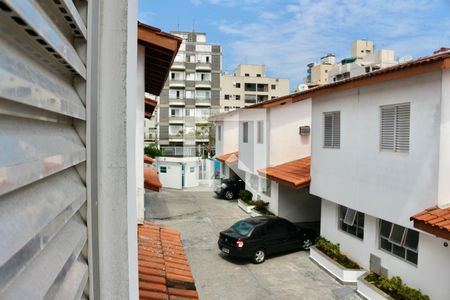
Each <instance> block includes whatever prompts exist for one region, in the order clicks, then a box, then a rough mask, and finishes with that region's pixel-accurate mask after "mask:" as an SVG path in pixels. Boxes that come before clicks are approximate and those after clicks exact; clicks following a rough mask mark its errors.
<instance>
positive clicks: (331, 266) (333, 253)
mask: <svg viewBox="0 0 450 300" xmlns="http://www.w3.org/2000/svg"><path fill="white" fill-rule="evenodd" d="M309 257H310V258H311V259H312V260H314V261H315V262H316V263H317V264H318V265H319V266H321V267H322V268H323V269H324V270H326V271H327V272H328V273H330V274H331V275H332V276H333V277H334V278H336V279H337V280H338V281H339V282H340V283H342V284H350V285H356V283H357V281H358V277H360V276H361V275H363V274H364V273H366V271H365V270H363V269H361V268H360V267H359V266H358V264H356V263H355V262H353V261H352V260H350V259H349V258H348V257H347V256H345V255H343V254H342V253H340V250H339V245H335V244H332V243H331V242H329V241H327V240H325V239H324V238H319V239H318V241H317V243H316V245H315V246H313V247H311V248H310V252H309Z"/></svg>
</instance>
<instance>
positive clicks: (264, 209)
mask: <svg viewBox="0 0 450 300" xmlns="http://www.w3.org/2000/svg"><path fill="white" fill-rule="evenodd" d="M254 204H255V208H254V209H255V210H256V211H257V212H260V213H262V214H264V215H269V216H273V215H274V214H273V213H272V212H271V211H270V210H269V209H268V207H269V202H264V201H262V200H256V201H254Z"/></svg>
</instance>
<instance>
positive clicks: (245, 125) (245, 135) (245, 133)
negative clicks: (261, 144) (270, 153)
mask: <svg viewBox="0 0 450 300" xmlns="http://www.w3.org/2000/svg"><path fill="white" fill-rule="evenodd" d="M242 132H243V139H242V141H243V142H244V143H248V122H244V123H243V124H242Z"/></svg>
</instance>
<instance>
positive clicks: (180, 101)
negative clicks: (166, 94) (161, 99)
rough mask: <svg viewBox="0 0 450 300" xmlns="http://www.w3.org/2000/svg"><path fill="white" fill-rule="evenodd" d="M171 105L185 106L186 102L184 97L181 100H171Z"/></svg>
mask: <svg viewBox="0 0 450 300" xmlns="http://www.w3.org/2000/svg"><path fill="white" fill-rule="evenodd" d="M169 104H174V105H184V104H185V100H184V98H182V97H179V98H169Z"/></svg>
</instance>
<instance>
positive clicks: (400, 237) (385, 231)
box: [380, 220, 419, 265]
mask: <svg viewBox="0 0 450 300" xmlns="http://www.w3.org/2000/svg"><path fill="white" fill-rule="evenodd" d="M418 245H419V232H417V231H415V230H412V229H409V228H405V227H403V226H400V225H397V224H393V223H391V222H388V221H385V220H380V248H381V249H383V250H386V251H388V252H390V253H391V254H393V255H395V256H397V257H399V258H401V259H403V260H406V261H408V262H410V263H413V264H415V265H417V257H418Z"/></svg>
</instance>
